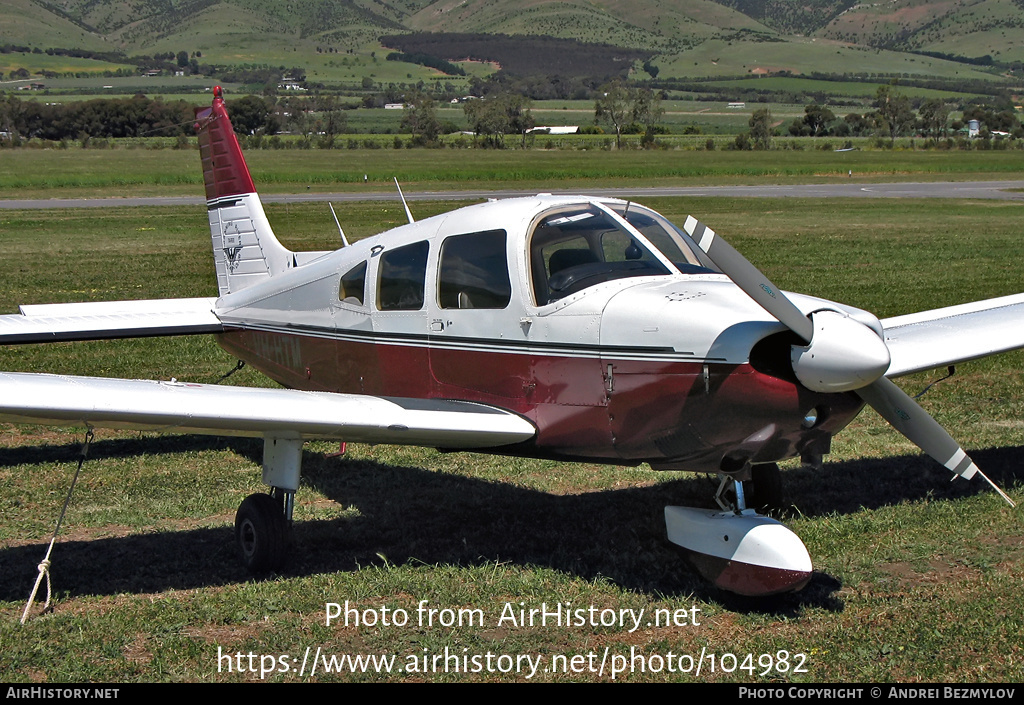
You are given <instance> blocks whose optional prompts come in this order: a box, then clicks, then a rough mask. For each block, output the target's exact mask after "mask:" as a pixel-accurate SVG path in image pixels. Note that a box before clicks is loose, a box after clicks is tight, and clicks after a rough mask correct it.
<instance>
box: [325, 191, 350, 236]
mask: <svg viewBox="0 0 1024 705" xmlns="http://www.w3.org/2000/svg"><path fill="white" fill-rule="evenodd" d="M327 205H328V206H330V208H331V215H333V216H334V224H335V225H337V226H338V234H339V235H341V241H342V243H344V245H345V247H348V238H347V237H345V231H344V230H342V229H341V223H339V222H338V214H337V213H335V212H334V206H333V205H332V204H331V202H330V201H328V202H327Z"/></svg>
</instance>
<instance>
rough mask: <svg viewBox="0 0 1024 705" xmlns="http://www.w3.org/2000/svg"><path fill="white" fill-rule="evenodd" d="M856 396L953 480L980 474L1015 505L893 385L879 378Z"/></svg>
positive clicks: (932, 420)
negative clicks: (937, 464)
mask: <svg viewBox="0 0 1024 705" xmlns="http://www.w3.org/2000/svg"><path fill="white" fill-rule="evenodd" d="M857 394H858V395H859V396H860V398H861V399H863V400H864V401H865V402H867V403H868V404H869V405H870V406H871V408H873V409H874V410H875V411H877V412H878V413H879V414H880V415H881V416H882V418H884V419H885V420H886V421H888V422H889V424H890V425H891V426H892V427H893V428H895V429H896V430H897V431H899V432H900V433H902V434H903V435H904V436H906V437H907V439H909V440H910V442H911V443H914V444H915V445H917V446H918V447H919V448H920V449H921V450H923V451H924V452H925V453H927V454H928V455H930V456H931V457H932V458H934V459H935V460H937V461H939V462H940V463H941V464H942V465H944V466H945V467H946V468H948V469H949V470H950V471H951V472H952V473H953V475H954V477H953V479H954V480H955V479H956V478H957V477H958V476H959V477H962V478H964V479H966V480H969V479H971V478H972V477H974V475H976V474H977V475H981V476H982V477H983V478H984V479H985V482H987V483H988V484H990V485H992V488H993V489H994V490H995V491H996V492H998V493H999V496H1000V497H1002V498H1003V499H1005V500H1006V501H1007V503H1009V505H1010V506H1011V507H1015V506H1017V505H1015V504H1014V503H1013V500H1012V499H1010V498H1009V497H1008V496H1007V495H1006V493H1005V492H1003V491H1002V490H1001V489H999V487H998V486H997V485H996V483H994V482H992V480H990V479H989V478H988V476H986V475H985V473H983V472H982V471H981V470H979V469H978V466H977V465H975V464H974V461H973V460H971V458H970V456H968V455H967V453H965V452H964V450H963V448H961V447H960V445H959V444H958V443H957V442H956V441H954V440H953V437H952V436H950V435H949V434H948V433H946V430H945V429H944V428H942V426H940V425H939V422H938V421H936V420H935V419H933V418H932V417H931V415H930V414H929V413H928V412H927V411H925V410H924V409H922V408H921V407H920V406H919V405H918V403H917V402H916V401H914V400H913V399H911V398H910V396H909V395H908V394H907V393H906V392H904V391H903V390H902V389H900V388H899V387H897V386H896V384H895V383H893V382H891V381H889V380H888V379H887V378H885V377H882V378H880V379H877V380H875V381H874V382H872V383H871V384H869V385H868V386H866V387H862V388H861V389H858V390H857Z"/></svg>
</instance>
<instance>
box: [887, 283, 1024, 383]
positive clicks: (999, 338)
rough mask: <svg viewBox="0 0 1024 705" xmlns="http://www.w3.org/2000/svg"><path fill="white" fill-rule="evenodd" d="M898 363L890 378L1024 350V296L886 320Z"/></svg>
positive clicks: (894, 363) (891, 367) (894, 361)
mask: <svg viewBox="0 0 1024 705" xmlns="http://www.w3.org/2000/svg"><path fill="white" fill-rule="evenodd" d="M882 328H884V330H885V344H886V345H887V346H888V348H889V354H890V355H891V357H892V362H891V363H890V365H889V369H888V371H886V373H885V376H886V377H899V376H901V375H908V374H911V373H913V372H921V371H923V370H930V369H934V368H936V367H942V366H944V365H953V364H956V363H958V362H965V361H967V360H975V359H977V358H980V357H987V356H989V355H995V354H997V353H1002V352H1007V351H1010V350H1017V349H1019V348H1024V294H1014V295H1012V296H1003V297H1001V298H997V299H986V300H984V301H975V302H972V303H967V304H961V305H959V306H949V307H947V308H939V309H933V310H931V311H921V312H920V313H911V314H907V315H905V316H895V317H893V318H886V319H884V320H883V321H882Z"/></svg>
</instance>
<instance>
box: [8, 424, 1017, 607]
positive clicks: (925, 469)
mask: <svg viewBox="0 0 1024 705" xmlns="http://www.w3.org/2000/svg"><path fill="white" fill-rule="evenodd" d="M96 446H97V447H95V448H94V453H95V454H96V455H102V456H107V457H112V456H126V455H133V454H140V453H153V452H164V453H173V452H179V451H182V450H184V449H187V450H189V451H195V450H200V449H204V448H210V449H221V448H224V447H230V448H232V449H233V450H235V451H236V452H238V453H240V454H242V455H245V456H246V457H249V458H251V459H252V460H253V461H254V462H257V463H258V462H259V456H260V452H261V449H260V446H261V444H260V443H259V442H258V441H255V442H254V441H249V440H244V439H243V440H238V439H227V440H224V439H208V438H203V437H177V438H166V439H161V438H158V439H129V440H112V441H103V442H101V443H98V444H96ZM1022 451H1024V449H1022V448H1020V447H1011V448H995V449H987V450H980V451H974V452H973V453H972V456H973V457H974V458H975V459H976V461H977V462H978V464H979V465H980V466H981V467H983V468H985V471H986V472H987V473H988V474H989V476H990V477H992V479H993V480H995V481H996V482H997V483H999V484H1000V485H1002V486H1004V487H1009V486H1012V485H1013V484H1014V483H1015V482H1017V481H1019V480H1020V479H1021V478H1022V474H1024V471H1022V470H1021V469H1020V462H1019V460H1020V457H1021V454H1022ZM76 454H77V449H76V448H74V447H71V446H42V447H31V448H18V449H4V450H3V451H0V467H3V466H8V465H14V464H22V463H34V462H38V463H48V462H49V463H52V462H67V461H69V460H73V459H75V458H76ZM784 478H785V481H786V487H787V490H788V501H789V502H790V503H791V504H792V505H793V506H794V507H795V510H796V511H799V513H801V514H803V515H804V516H807V517H814V516H820V515H822V514H830V513H840V514H846V513H852V512H856V511H858V510H859V509H860V508H862V507H867V508H876V507H880V506H883V505H891V504H897V503H899V502H901V501H905V500H910V501H914V500H920V499H922V498H924V497H927V496H931V497H932V498H934V499H940V500H941V499H953V498H960V497H964V496H967V495H972V494H976V493H979V492H988V491H990V489H989V488H988V487H987V485H986V484H985V483H984V482H983V481H981V480H980V479H978V478H976V479H975V480H974V481H972V482H964V481H957V482H956V483H950V482H949V473H948V472H947V471H946V470H945V469H943V468H941V467H939V466H938V465H937V464H936V463H934V462H933V461H931V460H929V459H927V458H921V457H917V456H907V457H896V458H887V459H883V460H858V461H850V462H842V463H833V464H827V465H826V467H825V469H824V470H822V471H817V472H815V471H812V470H806V469H792V470H787V471H785V472H784ZM303 482H304V485H305V486H312V487H315V488H316V489H317V490H318V491H320V492H322V493H323V494H324V495H326V496H327V497H329V498H330V499H332V500H334V501H336V502H338V503H339V504H342V505H344V506H354V507H356V508H357V509H358V510H359V514H358V516H355V517H344V518H339V519H334V520H312V521H310V520H306V521H304V520H302V510H301V506H300V508H299V509H298V510H297V518H298V521H297V522H296V524H295V541H296V550H295V552H294V557H293V559H292V562H291V564H290V565H289V566H288V568H287V569H286V571H285V574H286V575H290V576H301V575H311V574H319V573H329V572H335V571H355V570H359V569H360V568H361V567H366V566H369V565H380V564H382V562H383V561H382V558H381V556H384V557H385V558H386V559H387V561H388V562H389V563H391V564H393V565H401V564H405V563H409V562H415V563H424V564H427V565H433V564H450V565H464V566H465V565H480V564H494V563H496V562H508V563H514V564H518V565H523V566H544V567H549V568H552V569H555V570H558V571H562V572H565V573H568V574H571V575H576V576H580V577H582V578H585V579H587V580H594V579H599V578H601V579H609V580H611V581H613V582H614V583H616V584H617V585H619V586H621V587H623V588H626V589H629V590H636V591H639V592H643V593H648V594H652V595H670V596H679V595H693V596H694V597H695V598H698V599H703V600H708V601H717V602H720V603H722V604H723V605H724V606H726V607H728V608H729V609H733V610H736V611H743V612H746V611H755V612H760V613H769V614H780V615H784V614H794V613H797V612H799V611H800V610H801V609H802V608H804V607H807V606H817V607H821V608H824V609H829V610H836V611H839V610H842V608H843V605H842V602H841V601H840V600H838V599H837V598H836V597H835V596H834V593H835V592H836V591H837V590H838V589H839V588H840V587H841V585H840V583H839V582H838V581H837V580H836V579H835V578H833V577H832V576H829V575H827V574H823V573H815V575H814V577H813V579H812V581H811V584H810V585H809V586H808V587H807V588H806V589H805V590H803V591H802V592H800V593H797V594H792V595H783V596H779V597H777V598H773V599H770V600H764V599H759V600H749V599H742V598H737V597H735V596H732V595H729V594H727V593H724V592H722V591H719V590H717V589H715V588H713V587H711V586H709V585H708V584H707V583H706V582H704V581H703V580H702V579H701V578H700V577H699V576H698V575H697V574H696V573H695V572H694V571H693V570H692V569H691V568H690V567H689V566H687V565H686V564H685V562H684V560H683V559H682V558H681V551H680V550H679V549H677V548H676V547H674V546H672V545H671V544H669V543H668V541H667V540H666V539H665V528H664V520H663V507H664V506H665V505H668V504H679V505H688V506H711V495H712V493H713V491H714V483H712V482H709V481H708V479H707V478H703V477H699V476H694V477H693V478H686V479H681V480H676V481H672V482H666V483H661V484H657V485H651V486H643V487H632V488H627V489H617V490H610V491H603V492H591V493H585V494H578V495H553V494H548V493H544V492H538V491H534V490H530V489H524V488H520V487H515V486H512V485H509V484H505V483H500V482H491V481H486V480H481V479H476V478H470V477H464V476H460V475H455V474H447V473H440V472H433V471H429V470H425V469H422V468H417V467H399V466H392V465H385V464H380V463H376V462H372V461H365V460H345V459H341V460H337V459H330V458H326V457H324V456H321V455H318V454H314V453H306V454H305V458H304V477H303ZM183 491H187V489H185V490H183ZM301 494H302V492H301V490H300V495H299V504H300V505H301V499H302V498H301ZM45 550H46V542H40V543H37V544H33V545H28V546H18V547H12V548H7V549H4V550H0V599H3V600H23V599H25V597H26V596H27V595H28V593H29V590H30V589H31V586H32V582H33V580H34V579H35V573H36V568H35V566H36V564H37V563H38V561H39V560H40V559H41V558H42V557H43V555H44V553H45ZM54 558H55V567H54V568H53V573H54V576H55V578H56V582H57V585H59V586H60V587H61V588H62V589H68V587H69V586H70V593H68V594H70V595H86V594H117V593H120V592H160V591H163V590H168V589H189V588H196V587H207V586H214V585H223V584H232V583H238V582H244V581H246V580H249V579H251V578H250V576H249V575H248V574H247V573H246V572H245V570H244V569H243V568H242V567H241V565H240V563H239V561H238V560H237V557H236V555H235V545H234V536H233V529H232V528H231V527H227V526H225V527H218V528H204V529H196V530H188V531H173V532H159V533H151V534H140V535H128V536H117V537H113V538H99V539H95V540H91V541H68V542H61V543H59V545H58V546H57V547H56V548H55V554H54Z"/></svg>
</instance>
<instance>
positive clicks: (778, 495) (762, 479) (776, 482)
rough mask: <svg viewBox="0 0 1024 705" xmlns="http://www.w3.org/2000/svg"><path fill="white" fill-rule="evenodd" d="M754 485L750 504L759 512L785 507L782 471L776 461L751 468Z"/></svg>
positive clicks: (778, 509)
mask: <svg viewBox="0 0 1024 705" xmlns="http://www.w3.org/2000/svg"><path fill="white" fill-rule="evenodd" d="M750 479H751V484H752V485H753V492H751V493H750V494H751V497H750V501H749V502H748V503H747V505H748V506H750V507H753V508H754V509H756V510H757V511H759V512H774V511H780V510H781V509H783V508H784V507H783V504H782V471H781V470H779V466H778V465H777V464H776V463H763V464H760V465H754V466H752V467H751V468H750Z"/></svg>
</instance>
